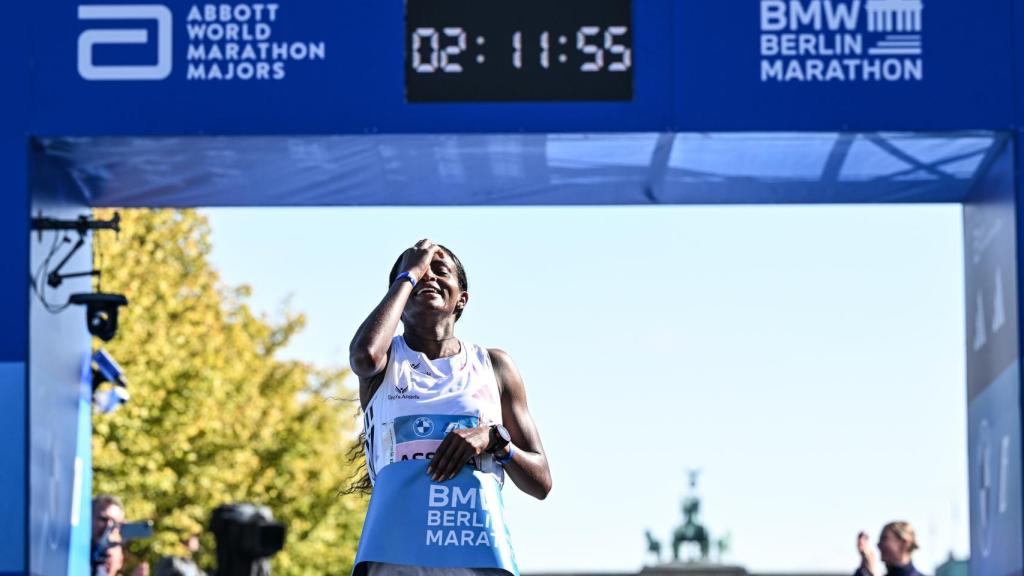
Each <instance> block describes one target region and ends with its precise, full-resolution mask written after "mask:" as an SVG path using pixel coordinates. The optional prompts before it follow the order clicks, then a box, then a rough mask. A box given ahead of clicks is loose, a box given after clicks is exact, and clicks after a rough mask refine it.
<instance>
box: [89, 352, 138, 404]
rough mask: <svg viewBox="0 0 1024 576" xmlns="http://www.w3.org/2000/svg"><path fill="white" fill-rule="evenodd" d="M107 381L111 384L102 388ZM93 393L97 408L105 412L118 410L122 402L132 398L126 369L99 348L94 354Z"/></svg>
mask: <svg viewBox="0 0 1024 576" xmlns="http://www.w3.org/2000/svg"><path fill="white" fill-rule="evenodd" d="M105 382H110V384H111V386H108V387H107V388H106V389H104V390H100V387H101V386H102V385H103V383H105ZM92 393H93V398H94V401H95V403H96V406H97V408H99V410H100V412H102V413H104V414H109V413H111V412H113V411H114V410H117V409H118V407H120V406H121V404H124V403H125V402H127V401H128V399H129V398H131V396H130V395H129V394H128V381H127V380H125V377H124V370H122V369H121V366H119V365H118V363H117V361H116V360H114V359H113V358H112V357H111V356H110V354H107V351H106V350H103V349H100V350H97V351H96V352H95V353H94V354H93V355H92Z"/></svg>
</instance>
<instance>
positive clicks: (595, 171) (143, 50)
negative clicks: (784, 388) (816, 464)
mask: <svg viewBox="0 0 1024 576" xmlns="http://www.w3.org/2000/svg"><path fill="white" fill-rule="evenodd" d="M479 6H480V3H479V2H469V1H468V0H380V1H377V2H353V1H343V2H339V1H332V0H309V1H307V2H303V3H272V2H258V3H252V2H183V1H177V0H175V1H164V2H151V3H141V2H138V1H133V2H121V1H104V2H84V1H83V2H72V1H68V0H55V1H53V2H48V3H45V4H44V3H18V4H13V5H11V6H8V7H7V8H6V12H5V15H4V18H2V19H0V29H2V33H0V50H2V53H3V54H4V63H5V72H6V74H7V76H8V78H9V80H8V81H7V83H6V86H7V90H5V92H6V93H7V98H6V101H5V106H4V108H3V112H2V113H0V163H2V167H3V171H2V174H3V184H4V186H3V191H4V192H3V196H2V201H0V202H2V207H3V210H0V223H2V224H3V225H2V226H0V239H2V245H3V246H4V248H3V250H4V251H3V255H4V258H3V259H2V260H0V262H2V263H0V266H2V267H3V276H2V278H3V280H2V281H0V297H2V298H3V301H4V302H7V303H8V307H10V308H13V310H11V311H10V312H9V313H8V314H7V315H6V316H7V318H8V322H7V327H6V330H4V331H0V446H2V449H0V470H4V474H3V475H0V493H2V494H3V495H4V496H5V497H4V498H0V575H7V574H19V575H21V574H34V575H35V574H40V575H42V574H45V575H47V576H49V575H57V574H61V575H62V574H79V573H81V572H80V571H81V570H82V569H83V566H84V564H83V563H84V562H86V561H87V558H86V557H85V555H86V554H87V549H88V525H89V509H88V500H89V495H90V490H91V488H90V477H89V470H90V467H91V461H90V456H89V451H88V450H89V441H88V440H89V435H90V434H91V429H90V427H89V413H90V412H89V410H90V408H89V390H88V385H87V383H84V382H86V381H87V380H88V378H87V373H86V372H85V371H84V370H83V366H84V361H85V359H86V358H87V357H88V352H89V346H90V340H89V337H88V334H86V333H85V330H84V327H83V326H82V325H81V317H80V314H79V313H76V311H74V310H70V311H67V312H65V313H63V314H59V315H51V314H48V313H46V312H45V311H44V310H42V308H41V306H40V305H39V304H38V302H36V301H35V300H33V299H32V298H31V297H30V296H31V295H30V289H29V286H28V284H27V283H26V282H25V281H24V278H25V273H26V271H30V270H34V269H35V268H36V267H38V265H39V263H40V262H41V260H42V259H43V258H44V257H45V248H46V246H44V245H43V244H40V243H39V242H38V241H37V240H36V236H35V235H34V234H30V229H29V223H30V219H31V218H32V217H33V216H36V215H38V214H40V213H42V214H45V215H47V216H50V217H57V218H74V217H77V216H78V215H79V214H82V213H84V212H85V211H86V210H88V208H90V207H93V206H123V207H180V206H300V205H301V206H318V205H323V206H365V205H415V206H434V205H498V206H505V205H592V204H736V203H758V204H783V203H865V202H871V203H903V202H956V203H961V204H963V206H964V224H965V227H964V233H965V238H964V241H965V258H966V263H965V270H966V278H965V282H966V298H967V302H966V311H967V323H966V324H967V331H968V333H967V351H966V355H967V382H966V383H965V384H966V387H967V390H968V399H969V407H968V410H969V417H968V421H969V433H968V435H969V438H968V444H969V446H970V448H969V451H970V453H969V471H970V486H971V498H970V502H971V551H972V559H971V561H972V567H971V568H972V572H973V573H976V574H993V575H996V576H1003V575H1009V574H1019V573H1020V572H1021V571H1022V570H1024V542H1022V527H1021V524H1022V515H1024V502H1022V500H1024V499H1022V495H1024V489H1022V487H1021V454H1022V449H1021V401H1020V368H1019V364H1020V361H1019V358H1020V342H1021V339H1020V333H1019V331H1020V325H1021V322H1020V321H1019V314H1020V311H1019V308H1020V307H1019V300H1020V290H1019V286H1020V285H1021V283H1020V281H1019V273H1020V270H1021V268H1022V267H1021V266H1020V265H1019V262H1020V259H1021V256H1020V254H1021V252H1020V249H1019V246H1020V238H1021V237H1020V230H1021V226H1019V224H1018V222H1019V219H1020V218H1019V215H1020V213H1021V208H1020V206H1021V202H1020V195H1021V190H1022V180H1021V177H1020V175H1019V173H1018V170H1017V166H1019V163H1020V161H1021V145H1020V142H1021V132H1020V127H1021V126H1022V119H1024V118H1022V106H1021V104H1022V102H1021V99H1020V95H1019V94H1020V82H1021V80H1022V79H1024V68H1022V66H1024V59H1022V58H1019V57H1015V55H1017V54H1021V53H1024V51H1022V49H1024V43H1022V40H1021V31H1022V30H1024V10H1021V9H1020V8H1019V6H1017V5H1015V3H1014V2H1013V1H1012V0H977V1H974V2H969V3H968V2H960V1H956V0H734V1H731V2H723V1H721V0H560V1H559V2H558V3H556V4H555V5H552V4H551V3H545V2H541V1H540V0H523V1H521V2H517V3H515V4H514V5H510V6H504V7H502V8H501V9H500V10H499V9H497V8H495V9H493V10H481V9H479ZM88 262H89V256H88V254H87V253H85V252H83V254H82V255H81V256H80V257H79V259H78V261H77V262H71V263H70V264H69V265H71V266H73V265H75V264H82V266H80V268H82V269H85V268H86V267H87V265H88ZM88 289H89V284H88V281H87V280H82V279H79V280H69V281H68V282H67V283H66V284H65V286H62V287H61V289H60V290H59V293H58V294H55V295H54V296H55V297H56V298H63V297H66V296H67V294H69V293H70V292H75V291H88Z"/></svg>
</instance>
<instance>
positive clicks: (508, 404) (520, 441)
mask: <svg viewBox="0 0 1024 576" xmlns="http://www.w3.org/2000/svg"><path fill="white" fill-rule="evenodd" d="M487 352H488V353H489V354H490V357H491V365H492V366H494V375H495V376H496V377H497V379H498V389H499V390H501V419H502V423H503V424H504V426H505V428H506V429H508V433H509V436H511V437H512V444H511V445H510V446H509V448H506V449H505V450H504V451H502V453H499V454H497V455H496V456H501V457H505V456H506V455H507V454H508V452H507V450H509V449H511V450H512V460H511V461H510V462H508V463H506V464H505V472H506V473H507V474H508V475H509V477H510V478H512V481H513V482H515V484H516V486H518V487H519V489H520V490H522V491H523V492H526V493H527V494H529V495H531V496H533V497H534V498H538V499H540V500H543V499H544V498H546V497H547V495H548V493H549V492H551V470H550V469H549V468H548V457H547V455H546V454H545V453H544V446H543V444H541V441H540V433H539V432H537V426H536V424H534V422H533V416H531V415H530V407H529V406H528V405H527V403H526V386H525V385H524V384H523V377H522V376H520V375H519V370H517V369H516V366H515V364H513V363H512V358H510V357H509V355H508V354H506V353H505V351H503V350H499V349H497V348H491V349H489V350H488V351H487Z"/></svg>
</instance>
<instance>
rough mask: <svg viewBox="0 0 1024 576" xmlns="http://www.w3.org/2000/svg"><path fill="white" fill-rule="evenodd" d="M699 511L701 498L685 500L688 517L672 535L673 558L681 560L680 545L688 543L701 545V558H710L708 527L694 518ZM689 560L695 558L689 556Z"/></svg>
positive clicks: (684, 506) (684, 508)
mask: <svg viewBox="0 0 1024 576" xmlns="http://www.w3.org/2000/svg"><path fill="white" fill-rule="evenodd" d="M699 511H700V500H697V499H696V498H687V499H686V500H685V501H684V502H683V515H684V516H685V517H686V522H684V523H683V525H681V526H679V527H678V528H676V531H675V533H674V534H673V535H672V558H673V559H674V560H676V561H679V547H680V546H681V545H682V544H687V543H690V544H697V545H698V546H699V547H700V558H699V559H700V560H707V559H708V554H709V552H710V549H711V537H710V536H709V535H708V530H707V528H705V527H704V526H703V525H701V524H700V523H698V522H696V521H695V520H694V518H695V517H696V516H697V514H698V513H699ZM687 560H693V559H692V558H687Z"/></svg>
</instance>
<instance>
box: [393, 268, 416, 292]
mask: <svg viewBox="0 0 1024 576" xmlns="http://www.w3.org/2000/svg"><path fill="white" fill-rule="evenodd" d="M400 280H408V281H409V284H412V287H413V288H415V287H416V279H415V278H413V277H412V274H409V271H408V270H406V271H405V272H402V273H401V274H399V275H398V276H395V282H398V281H400Z"/></svg>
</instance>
